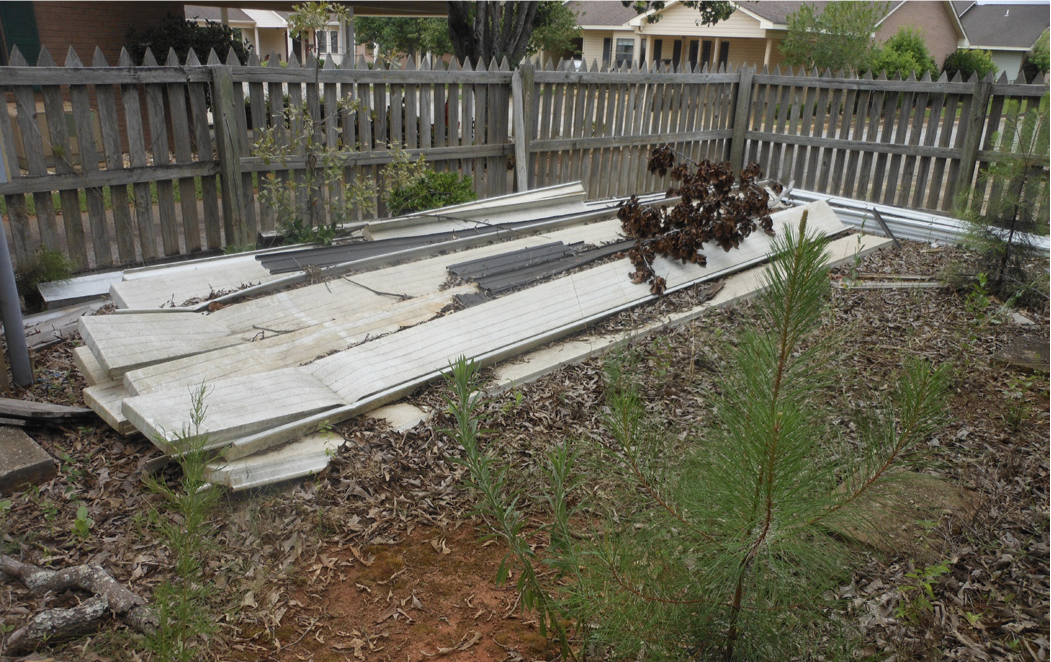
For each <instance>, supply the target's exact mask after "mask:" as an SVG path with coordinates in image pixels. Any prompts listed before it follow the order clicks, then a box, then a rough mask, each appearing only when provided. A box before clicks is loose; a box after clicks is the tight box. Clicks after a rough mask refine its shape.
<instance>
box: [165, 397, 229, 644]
mask: <svg viewBox="0 0 1051 662" xmlns="http://www.w3.org/2000/svg"><path fill="white" fill-rule="evenodd" d="M206 394H207V388H206V387H205V386H203V385H202V386H200V387H198V388H197V389H196V390H194V391H193V392H192V393H191V396H192V397H191V401H192V408H191V412H190V422H189V424H188V426H187V427H186V428H184V429H183V430H182V432H181V433H180V434H178V435H176V440H175V441H174V442H173V447H174V448H175V449H176V452H177V453H178V455H177V460H178V462H179V465H180V467H181V468H182V480H181V481H180V482H179V483H178V484H177V485H176V486H175V487H172V486H170V485H168V483H166V482H165V481H164V479H163V477H155V476H150V477H148V478H146V484H147V486H148V487H149V488H150V490H151V491H153V492H154V493H156V494H158V495H159V496H160V497H161V498H162V500H163V504H162V506H161V507H160V508H157V509H155V510H153V511H152V512H151V513H150V517H151V520H152V522H153V523H154V525H155V526H156V528H157V530H158V532H159V533H160V534H161V536H162V537H163V538H164V540H165V542H166V543H167V544H168V547H169V548H170V549H171V551H172V555H173V557H174V559H175V567H174V570H175V579H174V580H173V581H166V582H164V583H163V584H161V585H160V586H158V587H157V589H156V590H155V591H154V595H153V599H154V603H155V604H156V608H157V617H158V622H159V624H158V627H157V631H156V632H155V633H154V634H152V635H150V636H149V637H147V640H146V645H147V647H148V648H149V650H150V651H152V652H153V653H154V654H155V655H156V656H157V657H158V659H161V660H165V661H169V660H172V661H174V660H177V661H179V662H188V661H189V660H197V659H201V657H202V651H201V650H200V649H199V645H200V641H199V640H200V639H201V638H206V637H207V636H208V635H209V634H210V633H211V632H212V631H213V630H214V625H213V622H212V618H211V616H210V614H209V610H208V607H207V599H208V596H209V595H210V594H211V588H210V585H209V583H208V582H207V581H205V580H204V578H203V577H202V576H201V574H202V571H203V558H204V554H205V552H206V550H207V548H208V545H209V540H208V533H209V528H210V522H209V520H210V516H211V511H212V510H213V508H214V507H215V505H216V504H217V503H218V502H219V498H220V496H221V493H220V492H219V491H218V490H216V489H214V488H212V486H211V485H209V484H208V482H207V481H206V480H205V479H204V471H205V465H206V464H207V460H208V458H207V456H206V454H205V453H204V451H203V449H204V448H205V446H207V444H208V438H207V436H206V435H203V434H201V427H202V425H203V423H204V419H205V416H206V414H207V407H206V406H205V404H204V399H205V395H206ZM162 511H165V512H162Z"/></svg>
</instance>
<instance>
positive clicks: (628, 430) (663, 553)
mask: <svg viewBox="0 0 1051 662" xmlns="http://www.w3.org/2000/svg"><path fill="white" fill-rule="evenodd" d="M775 245H776V249H777V257H776V259H775V261H774V262H773V264H772V266H771V267H770V270H769V271H768V274H767V284H768V288H767V289H766V290H765V292H764V293H763V294H762V295H761V296H760V297H759V300H758V305H757V306H756V309H757V313H758V314H757V322H756V324H755V326H754V327H753V328H752V329H750V330H748V331H746V332H745V333H744V334H743V335H742V336H741V338H740V340H739V343H738V344H737V346H736V348H734V349H733V350H731V351H730V352H729V355H728V356H727V357H726V361H725V365H726V369H725V370H724V371H723V372H722V374H721V376H720V383H719V388H720V391H721V392H722V395H721V396H720V399H719V401H718V402H717V405H716V407H715V415H714V420H710V421H705V422H704V424H705V427H706V432H705V434H704V438H703V439H698V440H696V441H695V442H693V443H690V444H689V445H688V448H687V451H686V453H685V457H684V456H683V454H681V453H669V452H667V450H668V448H667V444H668V439H667V436H666V435H661V434H659V433H657V432H654V431H653V430H652V428H651V426H650V425H649V424H648V422H647V416H646V412H645V403H644V402H643V401H642V399H641V398H640V396H639V394H638V392H637V390H636V389H635V388H634V387H632V385H631V384H627V383H624V380H619V382H616V383H613V384H612V385H611V388H610V395H609V415H608V420H607V431H608V437H607V440H606V441H605V442H603V444H604V447H605V450H606V451H607V452H608V457H609V459H610V460H612V461H610V462H608V464H607V466H610V467H613V470H614V471H615V472H616V473H617V474H619V476H620V477H621V478H622V479H623V484H624V485H625V487H626V488H627V490H626V491H625V493H624V494H623V495H622V496H623V497H624V498H623V499H622V500H619V501H618V502H616V503H614V504H612V508H611V511H612V516H611V518H610V520H609V522H608V523H607V524H606V525H605V527H604V529H602V530H601V531H599V532H597V534H596V535H595V536H594V537H593V540H594V541H597V542H596V543H595V544H594V546H593V547H592V548H591V549H585V550H581V549H577V550H574V554H575V556H574V560H575V562H578V563H580V564H581V566H580V567H582V568H583V569H582V571H581V573H580V574H579V575H578V578H577V580H576V581H574V582H573V583H572V584H571V585H570V586H568V587H567V589H566V590H567V592H568V596H567V598H566V602H565V606H566V608H567V611H568V612H569V613H571V614H573V615H574V616H575V617H576V620H577V624H578V626H579V628H580V630H581V631H583V632H591V633H593V635H594V636H595V637H596V639H597V640H598V641H601V642H603V643H606V644H612V645H614V646H615V647H616V649H617V653H618V654H621V655H636V654H639V652H640V650H641V649H643V648H645V651H646V655H645V656H646V659H653V658H654V657H664V658H669V659H687V658H689V659H712V658H725V659H747V660H760V659H771V660H773V659H792V658H793V657H794V656H797V655H802V656H804V657H807V656H809V655H814V654H816V653H819V652H820V653H826V654H827V652H828V651H827V649H828V647H829V644H827V643H824V644H823V643H821V641H822V639H821V637H822V632H821V630H822V626H821V625H820V623H821V622H822V621H821V620H820V614H821V612H822V610H823V609H824V608H826V607H827V602H826V600H825V599H824V594H825V592H826V590H827V589H828V588H830V587H833V586H835V585H836V584H835V582H837V581H839V580H840V579H842V578H843V576H844V575H845V574H846V573H848V572H849V564H848V563H847V559H848V556H849V550H848V548H847V546H846V545H845V544H844V543H841V542H839V541H837V540H836V539H835V538H834V537H833V536H831V535H829V533H828V527H830V526H832V525H833V524H834V522H835V520H837V519H839V518H844V519H846V520H847V521H851V522H852V523H853V524H855V525H856V524H857V522H856V519H857V518H858V517H859V512H860V511H861V509H860V508H857V509H856V508H855V507H856V506H860V505H862V504H863V503H864V502H866V501H869V502H871V500H873V499H875V498H877V497H876V493H877V492H879V493H881V494H886V490H885V489H884V490H875V489H874V488H875V487H876V486H879V485H883V484H884V483H887V482H888V481H890V480H892V479H893V478H894V476H893V468H894V467H895V466H896V465H897V464H899V463H900V462H901V461H902V460H903V459H905V456H906V455H908V453H909V451H910V450H911V449H912V448H913V446H915V445H916V444H917V443H920V442H922V441H923V440H924V439H925V438H927V437H928V435H929V434H930V433H931V432H932V431H933V430H934V429H935V427H936V426H937V425H938V423H939V418H940V415H941V412H942V411H943V410H944V408H943V402H944V397H945V392H946V382H947V375H946V370H943V369H937V370H934V369H931V368H929V367H928V366H926V365H924V364H921V363H918V362H917V363H913V362H907V363H906V367H905V369H904V371H903V373H902V374H901V375H900V377H899V379H898V383H897V388H896V389H895V392H894V396H893V398H892V399H891V401H890V402H879V401H877V402H876V403H875V404H872V405H870V406H869V407H868V408H867V409H868V411H869V412H870V414H871V415H870V416H867V417H865V418H864V420H862V421H859V424H858V425H857V427H856V430H857V433H856V435H853V436H852V438H842V436H841V435H837V434H836V432H835V431H834V430H833V429H832V428H831V424H830V423H829V421H830V420H831V419H832V418H833V417H832V416H830V414H829V412H828V411H827V410H826V409H825V408H823V407H822V406H821V405H820V404H818V402H817V399H818V398H815V394H816V393H817V392H818V391H819V390H821V389H822V388H825V387H828V386H829V385H831V384H833V383H835V382H836V381H837V380H838V379H839V378H841V377H842V374H841V373H840V371H839V370H837V369H836V368H835V367H834V366H833V364H832V358H833V356H834V353H835V351H836V349H837V348H836V346H834V345H833V344H832V343H830V342H828V341H827V340H823V339H822V338H820V337H817V336H818V335H819V334H817V333H816V332H817V331H818V329H819V327H820V326H821V322H822V316H823V312H824V310H825V306H826V297H827V292H828V288H829V284H828V269H827V267H826V263H827V256H826V255H825V253H824V251H823V247H822V242H821V241H820V237H818V236H815V235H814V234H813V233H810V234H807V232H806V216H805V215H804V217H803V220H802V222H801V224H800V227H799V229H798V231H794V232H793V231H788V232H786V233H785V236H782V237H779V238H778V240H777V242H776V244H775ZM826 392H828V391H827V390H826Z"/></svg>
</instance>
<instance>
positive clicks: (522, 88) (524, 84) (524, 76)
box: [511, 62, 533, 192]
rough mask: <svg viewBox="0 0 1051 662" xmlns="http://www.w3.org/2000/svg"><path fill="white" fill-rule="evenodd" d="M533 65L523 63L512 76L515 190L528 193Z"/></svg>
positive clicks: (529, 184)
mask: <svg viewBox="0 0 1051 662" xmlns="http://www.w3.org/2000/svg"><path fill="white" fill-rule="evenodd" d="M532 95H533V64H532V63H531V62H523V63H522V64H521V66H519V67H518V68H517V69H515V72H514V74H513V75H512V76H511V96H512V97H513V98H512V103H513V104H514V105H513V108H514V110H513V113H514V122H515V126H514V129H515V189H516V190H518V191H519V192H521V191H528V190H529V189H530V186H531V183H532V182H530V181H529V180H530V173H531V171H532V168H531V167H530V163H529V142H530V136H529V127H531V126H532V125H533V121H532V119H533V118H531V117H529V113H530V112H531V111H532V101H531V98H532Z"/></svg>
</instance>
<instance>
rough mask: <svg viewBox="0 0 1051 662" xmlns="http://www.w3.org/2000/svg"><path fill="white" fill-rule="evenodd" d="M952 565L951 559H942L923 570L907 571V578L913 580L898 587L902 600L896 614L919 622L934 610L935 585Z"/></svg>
mask: <svg viewBox="0 0 1051 662" xmlns="http://www.w3.org/2000/svg"><path fill="white" fill-rule="evenodd" d="M951 566H952V562H951V561H942V562H941V563H935V564H934V565H929V566H927V567H926V568H923V569H922V570H913V571H912V572H907V573H905V578H906V580H911V581H909V582H908V583H906V584H905V585H904V586H902V587H901V588H899V589H898V590H899V592H900V593H901V601H900V602H898V607H897V609H895V615H897V617H898V618H902V619H904V620H907V621H909V622H910V623H917V622H919V620H920V618H921V617H922V616H924V615H925V614H929V613H930V612H932V611H933V610H934V603H933V602H932V601H933V600H934V585H935V584H937V583H938V578H939V577H941V576H942V575H945V574H947V573H948V572H949V568H950V567H951Z"/></svg>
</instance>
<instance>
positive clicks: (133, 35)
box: [125, 14, 252, 64]
mask: <svg viewBox="0 0 1051 662" xmlns="http://www.w3.org/2000/svg"><path fill="white" fill-rule="evenodd" d="M125 39H126V40H127V41H126V45H127V49H128V53H129V54H130V55H131V59H132V60H133V61H134V62H138V63H140V64H141V63H142V59H143V57H144V56H145V55H146V49H149V50H150V51H152V52H153V55H154V57H156V58H157V59H158V60H163V59H164V58H165V57H166V56H167V55H168V51H169V50H170V49H174V50H175V54H176V55H177V56H178V57H179V62H185V61H186V55H187V54H188V53H189V52H190V50H191V49H192V50H193V51H194V52H195V53H197V56H198V57H199V58H201V59H202V60H203V59H204V58H206V57H208V53H209V51H211V50H213V49H214V50H215V53H216V55H218V56H219V59H220V60H221V61H223V62H225V61H226V58H227V56H228V54H229V53H230V49H231V48H232V49H233V51H234V53H235V54H236V55H237V59H239V60H240V61H241V62H244V61H246V60H247V59H248V54H249V52H251V50H252V46H251V44H249V43H248V42H246V41H245V40H244V39H242V38H241V31H240V30H235V29H234V28H231V27H230V26H228V25H223V24H221V23H216V22H215V21H206V22H205V24H204V25H198V24H197V22H196V21H187V20H186V19H184V18H182V17H181V16H173V15H171V14H168V15H167V16H165V17H164V20H162V21H161V23H160V25H158V26H156V27H151V28H148V29H145V30H136V29H135V28H132V29H131V30H129V31H128V33H127V35H126V36H125Z"/></svg>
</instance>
